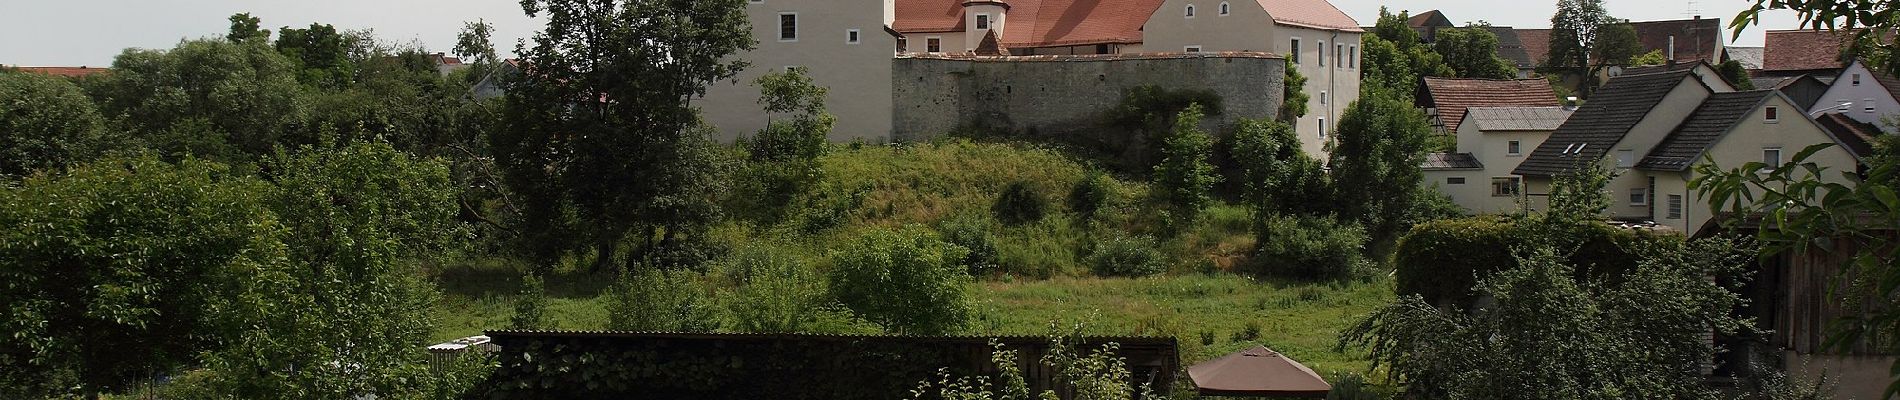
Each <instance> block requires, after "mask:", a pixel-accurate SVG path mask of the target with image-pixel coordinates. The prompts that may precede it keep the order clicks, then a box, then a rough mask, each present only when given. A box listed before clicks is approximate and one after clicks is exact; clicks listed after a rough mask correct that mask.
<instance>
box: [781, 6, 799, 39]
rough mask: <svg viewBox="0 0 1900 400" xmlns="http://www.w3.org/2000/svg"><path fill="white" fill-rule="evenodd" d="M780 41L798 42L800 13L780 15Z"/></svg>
mask: <svg viewBox="0 0 1900 400" xmlns="http://www.w3.org/2000/svg"><path fill="white" fill-rule="evenodd" d="M778 41H780V42H796V41H798V13H780V14H779V15H778Z"/></svg>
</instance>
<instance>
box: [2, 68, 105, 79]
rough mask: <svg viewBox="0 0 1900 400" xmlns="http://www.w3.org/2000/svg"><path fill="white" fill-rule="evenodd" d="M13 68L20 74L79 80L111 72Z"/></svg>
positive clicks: (89, 69)
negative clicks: (30, 73)
mask: <svg viewBox="0 0 1900 400" xmlns="http://www.w3.org/2000/svg"><path fill="white" fill-rule="evenodd" d="M13 68H14V69H18V70H20V72H32V73H36V74H46V75H52V76H58V77H65V78H80V77H86V76H92V75H96V74H103V73H108V72H112V69H110V68H96V67H13Z"/></svg>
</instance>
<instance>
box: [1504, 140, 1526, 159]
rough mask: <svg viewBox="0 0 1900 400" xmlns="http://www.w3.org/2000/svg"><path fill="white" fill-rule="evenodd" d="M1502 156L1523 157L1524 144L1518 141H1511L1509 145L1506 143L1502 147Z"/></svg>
mask: <svg viewBox="0 0 1900 400" xmlns="http://www.w3.org/2000/svg"><path fill="white" fill-rule="evenodd" d="M1504 154H1508V155H1513V156H1521V155H1524V142H1523V141H1520V140H1512V141H1511V142H1510V143H1506V144H1505V145H1504Z"/></svg>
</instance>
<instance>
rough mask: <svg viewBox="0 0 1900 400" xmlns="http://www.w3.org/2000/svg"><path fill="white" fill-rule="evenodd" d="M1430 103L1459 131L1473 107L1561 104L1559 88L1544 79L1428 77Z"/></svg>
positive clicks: (1551, 105) (1446, 128) (1553, 105)
mask: <svg viewBox="0 0 1900 400" xmlns="http://www.w3.org/2000/svg"><path fill="white" fill-rule="evenodd" d="M1425 96H1427V99H1428V100H1430V103H1428V104H1427V105H1429V106H1431V107H1436V108H1438V117H1439V119H1440V120H1442V121H1444V122H1445V130H1447V131H1451V132H1457V131H1458V123H1459V122H1461V121H1463V120H1464V118H1465V109H1468V108H1471V107H1557V106H1561V105H1562V103H1558V102H1557V92H1556V91H1555V90H1552V89H1551V88H1550V82H1545V81H1544V80H1542V79H1517V80H1500V79H1454V78H1425Z"/></svg>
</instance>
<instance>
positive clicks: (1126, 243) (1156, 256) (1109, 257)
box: [1088, 236, 1168, 277]
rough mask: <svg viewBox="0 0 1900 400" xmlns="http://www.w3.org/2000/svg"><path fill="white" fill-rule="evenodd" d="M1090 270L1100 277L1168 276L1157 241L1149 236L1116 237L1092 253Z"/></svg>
mask: <svg viewBox="0 0 1900 400" xmlns="http://www.w3.org/2000/svg"><path fill="white" fill-rule="evenodd" d="M1088 265H1089V270H1091V271H1093V272H1095V275H1096V276H1103V277H1109V276H1137V277H1138V276H1150V275H1157V274H1160V273H1162V272H1167V270H1168V265H1167V264H1166V263H1165V262H1163V261H1162V257H1161V251H1160V250H1155V239H1154V238H1151V237H1147V236H1133V237H1115V238H1110V239H1108V240H1105V241H1103V242H1102V243H1101V244H1098V245H1097V247H1096V248H1095V251H1094V252H1090V253H1089V257H1088Z"/></svg>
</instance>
